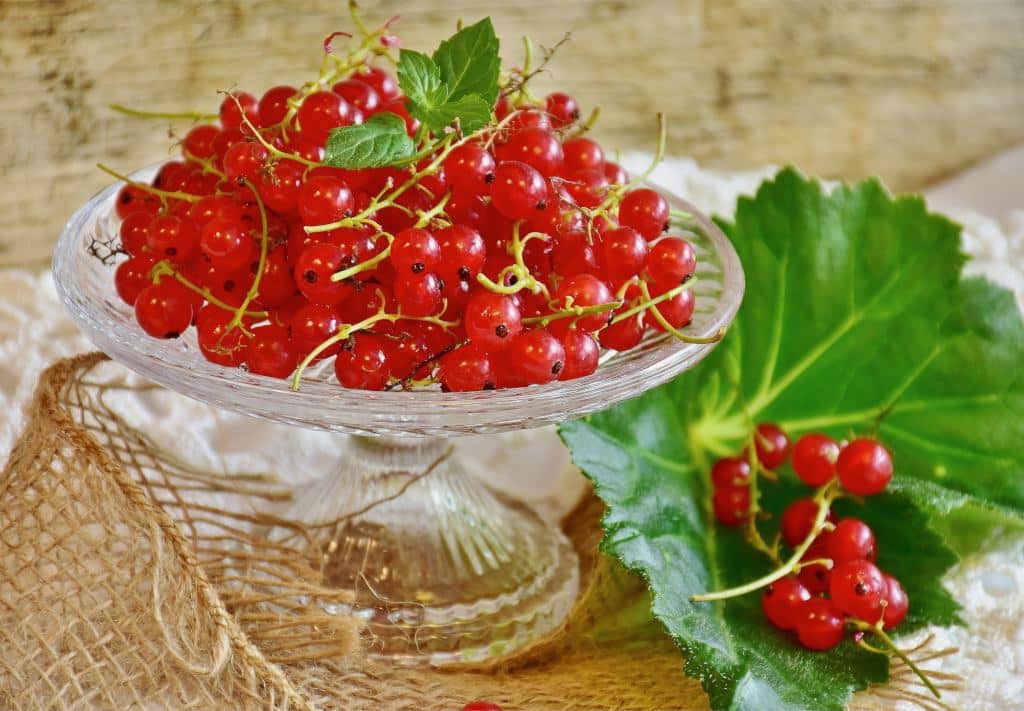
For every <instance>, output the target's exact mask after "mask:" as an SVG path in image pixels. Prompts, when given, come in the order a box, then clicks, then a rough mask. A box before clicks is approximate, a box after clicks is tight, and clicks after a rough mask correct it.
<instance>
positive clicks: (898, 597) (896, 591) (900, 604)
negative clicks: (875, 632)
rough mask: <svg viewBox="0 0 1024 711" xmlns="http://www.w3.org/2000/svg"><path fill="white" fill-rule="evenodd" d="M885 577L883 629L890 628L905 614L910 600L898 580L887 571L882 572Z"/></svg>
mask: <svg viewBox="0 0 1024 711" xmlns="http://www.w3.org/2000/svg"><path fill="white" fill-rule="evenodd" d="M882 577H883V578H884V579H885V603H886V604H885V610H884V612H883V613H882V621H883V623H882V626H883V627H884V628H885V629H892V628H893V627H895V626H896V625H898V624H899V623H900V622H902V621H903V618H904V617H906V616H907V610H909V609H910V600H909V599H908V598H907V593H906V591H905V590H904V589H903V586H902V585H900V581H899V580H897V579H896V578H894V577H892V576H891V575H889V574H888V573H882Z"/></svg>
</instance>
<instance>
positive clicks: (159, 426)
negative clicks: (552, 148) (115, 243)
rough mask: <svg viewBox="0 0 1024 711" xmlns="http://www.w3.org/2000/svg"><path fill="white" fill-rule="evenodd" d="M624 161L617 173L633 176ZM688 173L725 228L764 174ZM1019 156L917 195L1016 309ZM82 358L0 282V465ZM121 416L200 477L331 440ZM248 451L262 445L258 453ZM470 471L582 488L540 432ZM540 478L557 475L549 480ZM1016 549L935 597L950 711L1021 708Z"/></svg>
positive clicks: (332, 447)
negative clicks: (950, 676)
mask: <svg viewBox="0 0 1024 711" xmlns="http://www.w3.org/2000/svg"><path fill="white" fill-rule="evenodd" d="M646 160H647V157H646V156H643V155H631V156H627V158H626V161H625V162H626V164H627V167H629V166H632V167H634V168H635V167H638V166H643V165H645V164H646ZM773 172H774V171H773V169H770V168H765V169H763V170H758V171H750V172H745V173H721V172H713V171H706V170H701V169H700V167H699V166H697V165H696V164H695V163H694V162H693V161H691V160H688V159H668V160H666V161H665V162H664V163H663V164H662V165H661V166H659V168H658V169H657V171H656V172H655V173H654V176H653V179H654V180H655V181H656V182H659V183H661V184H662V185H664V186H665V187H667V188H668V189H671V190H673V191H675V192H677V193H679V194H680V195H683V196H685V197H686V198H688V199H689V200H691V201H692V202H694V203H695V204H697V205H700V206H701V207H702V208H703V209H704V210H706V211H707V212H711V213H715V214H719V215H730V214H731V212H732V210H733V207H734V205H735V202H736V198H737V196H738V195H740V194H744V193H746V194H749V193H751V192H753V190H754V189H755V188H756V187H757V185H758V183H759V182H760V181H761V180H762V179H763V178H765V177H767V176H769V175H771V174H772V173H773ZM1022 186H1024V147H1021V148H1019V149H1017V150H1014V151H1009V152H1007V153H1005V154H1003V155H1001V156H999V157H997V158H995V159H993V160H992V161H989V162H987V163H985V164H982V165H979V166H977V167H976V168H974V169H971V170H969V171H966V172H965V173H963V174H961V175H960V176H957V177H956V178H954V179H952V180H950V181H948V182H946V183H944V184H942V185H939V186H936V187H935V188H934V189H932V190H930V191H929V192H928V196H929V201H930V202H931V203H932V205H933V206H934V207H936V209H941V210H942V211H944V212H946V213H947V214H949V215H951V216H952V217H953V218H954V219H956V220H958V221H959V222H960V223H961V224H963V225H964V226H965V248H966V250H967V252H968V253H969V254H970V255H972V257H973V259H972V262H971V263H970V264H969V266H968V269H969V270H970V271H971V272H973V273H984V274H986V275H987V276H989V277H990V278H992V279H994V280H995V281H997V282H999V283H1001V284H1004V285H1005V286H1007V287H1009V288H1011V289H1014V290H1015V291H1016V293H1017V297H1018V300H1020V302H1021V303H1022V305H1024V192H1022ZM86 350H91V348H90V344H89V343H88V342H87V341H86V340H85V339H84V338H83V337H82V336H81V335H80V334H79V333H78V331H77V329H76V328H75V326H74V324H73V323H72V322H71V321H70V320H69V319H68V318H67V317H66V316H65V315H64V313H63V310H62V309H61V307H60V304H59V303H58V301H57V297H56V293H55V291H54V288H53V284H52V281H51V279H50V276H49V274H48V273H44V274H40V273H38V272H29V271H25V270H0V408H2V411H3V412H4V413H7V414H6V416H5V417H4V418H2V421H0V455H2V456H3V457H4V458H6V453H7V452H8V450H9V449H10V446H11V444H12V443H13V441H14V438H15V437H16V436H17V434H18V432H19V431H20V429H21V426H22V423H23V415H22V406H23V404H24V403H25V402H26V401H27V400H28V399H29V398H30V397H31V393H32V389H33V387H34V384H35V381H36V378H37V376H38V374H39V371H40V370H41V369H42V368H43V367H45V366H46V365H47V364H48V363H50V362H52V361H53V360H54V359H56V358H59V357H61V356H66V355H70V354H74V353H79V352H84V351H86ZM132 409H133V412H131V413H130V415H131V417H132V419H134V420H137V422H138V424H140V425H143V426H145V427H147V428H148V429H149V431H150V432H151V433H152V434H153V435H154V436H155V438H156V440H157V441H161V439H162V438H166V439H164V440H163V441H172V438H173V441H174V442H175V447H176V448H177V449H178V450H179V452H180V453H181V454H182V456H184V457H186V458H187V459H190V460H192V461H194V462H196V463H197V464H199V465H201V466H204V467H206V468H213V469H219V468H223V469H225V470H227V471H273V472H276V473H278V474H279V475H280V476H281V477H282V478H284V479H285V480H288V481H293V482H296V483H299V482H302V481H307V480H309V479H310V478H313V477H315V476H317V475H319V474H321V473H323V472H324V470H325V469H326V468H329V467H331V466H332V463H333V462H334V461H335V458H336V456H337V453H338V449H339V440H338V438H336V437H335V436H332V435H329V434H325V433H320V432H311V431H304V430H298V429H293V428H289V427H284V426H281V425H274V424H270V423H266V422H262V421H256V420H252V419H248V418H246V417H243V416H240V415H234V414H231V413H227V412H220V411H216V410H213V409H211V408H208V407H206V406H203V405H200V404H198V403H195V402H192V401H190V400H188V399H186V398H184V397H178V396H172V397H169V398H160V399H159V400H158V401H155V402H146V403H138V404H137V406H136V407H134V408H132ZM253 442H259V443H261V444H260V446H259V448H258V449H253V448H252V446H253V445H252V443H253ZM459 446H460V449H461V450H462V452H463V454H464V455H465V458H466V461H467V464H468V465H469V467H470V468H471V470H473V471H475V472H476V473H478V474H480V475H483V476H486V477H487V479H488V481H490V482H491V483H492V484H493V485H497V486H498V487H499V488H502V489H505V490H507V491H509V492H511V493H513V494H514V495H517V496H519V497H522V498H524V499H526V500H528V501H531V502H533V503H534V504H535V505H536V506H538V508H540V509H541V510H542V511H544V512H545V513H547V514H548V515H550V516H558V515H560V514H562V513H564V512H565V511H566V510H567V509H568V507H570V506H572V504H573V503H574V502H575V501H576V500H577V498H578V495H579V493H580V492H581V491H582V489H583V486H584V483H583V481H582V478H581V477H580V476H579V474H578V473H577V472H575V471H573V470H572V467H571V466H570V464H569V460H568V457H567V454H566V453H565V451H564V449H563V448H562V447H561V445H560V444H559V443H558V441H557V438H556V437H555V436H554V434H553V433H552V432H551V431H550V430H548V431H540V432H533V433H511V434H508V435H503V436H501V437H498V438H482V439H481V438H474V439H473V440H465V441H462V442H460V445H459ZM552 471H561V472H563V473H562V475H561V476H557V477H554V476H551V472H552ZM1022 562H1024V540H1020V539H1017V540H1007V541H1003V542H1001V543H999V544H997V546H995V547H993V548H992V549H990V550H989V551H987V552H986V553H984V554H979V555H976V556H973V557H972V558H970V559H968V560H965V561H963V562H962V563H961V564H960V565H959V566H958V567H957V569H955V570H954V571H952V572H951V573H950V574H949V576H948V577H947V579H946V585H947V586H948V587H949V589H950V590H951V591H952V593H953V594H954V596H955V597H956V598H957V599H958V600H959V601H960V602H961V603H962V604H963V605H964V608H965V614H964V617H965V619H966V620H967V622H968V624H969V626H968V627H967V628H955V629H951V630H937V631H935V632H936V635H937V638H938V639H937V643H938V644H940V645H943V646H956V647H959V648H960V649H961V652H960V654H958V655H955V656H953V657H950V658H947V659H945V660H942V661H941V662H938V663H936V664H935V665H934V666H936V667H941V668H942V669H944V670H946V671H950V672H955V673H959V674H961V675H963V676H964V677H965V679H966V680H967V681H966V685H965V687H964V689H963V691H962V692H960V693H958V694H956V695H955V697H951V698H947V699H944V700H945V701H947V702H948V703H949V704H950V705H951V706H952V707H953V708H957V709H979V710H982V709H984V710H985V711H989V710H994V709H999V710H1003V709H1006V710H1009V709H1016V708H1024V624H1022V618H1024V565H1022Z"/></svg>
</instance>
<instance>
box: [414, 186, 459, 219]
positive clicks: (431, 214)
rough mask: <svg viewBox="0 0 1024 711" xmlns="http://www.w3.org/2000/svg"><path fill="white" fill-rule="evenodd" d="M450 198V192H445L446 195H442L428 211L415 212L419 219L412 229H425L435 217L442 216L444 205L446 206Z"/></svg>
mask: <svg viewBox="0 0 1024 711" xmlns="http://www.w3.org/2000/svg"><path fill="white" fill-rule="evenodd" d="M451 198H452V194H451V192H447V193H445V194H444V197H442V198H441V199H440V200H438V201H437V204H436V205H434V206H433V207H432V208H430V209H429V210H426V211H417V214H418V215H419V219H418V220H416V224H415V225H413V227H426V226H427V225H429V224H430V221H431V220H433V219H434V218H435V217H437V216H438V215H443V214H444V207H445V205H447V204H448V201H449V200H451Z"/></svg>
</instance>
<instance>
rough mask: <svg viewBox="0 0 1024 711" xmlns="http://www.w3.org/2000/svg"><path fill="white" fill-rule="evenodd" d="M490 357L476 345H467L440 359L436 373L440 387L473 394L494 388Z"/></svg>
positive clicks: (492, 367)
mask: <svg viewBox="0 0 1024 711" xmlns="http://www.w3.org/2000/svg"><path fill="white" fill-rule="evenodd" d="M493 370H494V366H493V363H492V360H491V355H490V354H489V353H488V352H487V351H486V350H485V349H484V348H483V347H481V346H480V345H478V344H476V343H467V344H466V345H464V346H461V347H459V348H456V349H455V350H454V351H452V352H451V353H446V354H445V355H444V356H442V357H441V361H440V366H439V368H438V371H437V377H438V380H440V381H441V385H442V387H444V388H445V389H446V390H450V391H452V392H473V391H477V390H489V389H491V388H493V387H494V375H493Z"/></svg>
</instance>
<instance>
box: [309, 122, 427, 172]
mask: <svg viewBox="0 0 1024 711" xmlns="http://www.w3.org/2000/svg"><path fill="white" fill-rule="evenodd" d="M415 151H416V146H415V145H414V144H413V141H412V139H411V138H410V137H409V134H408V133H406V130H405V121H404V120H403V119H402V117H401V116H398V115H397V114H393V113H390V112H382V113H378V114H374V115H373V116H371V117H370V118H368V119H367V120H366V122H365V123H362V124H358V125H354V126H343V127H341V128H335V129H333V130H332V131H331V135H330V136H329V137H328V138H327V145H326V147H325V149H324V164H325V165H330V166H333V167H335V168H382V167H384V166H387V165H392V164H394V163H398V162H400V161H402V160H404V159H406V158H409V157H410V156H412V155H413V153H415Z"/></svg>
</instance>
